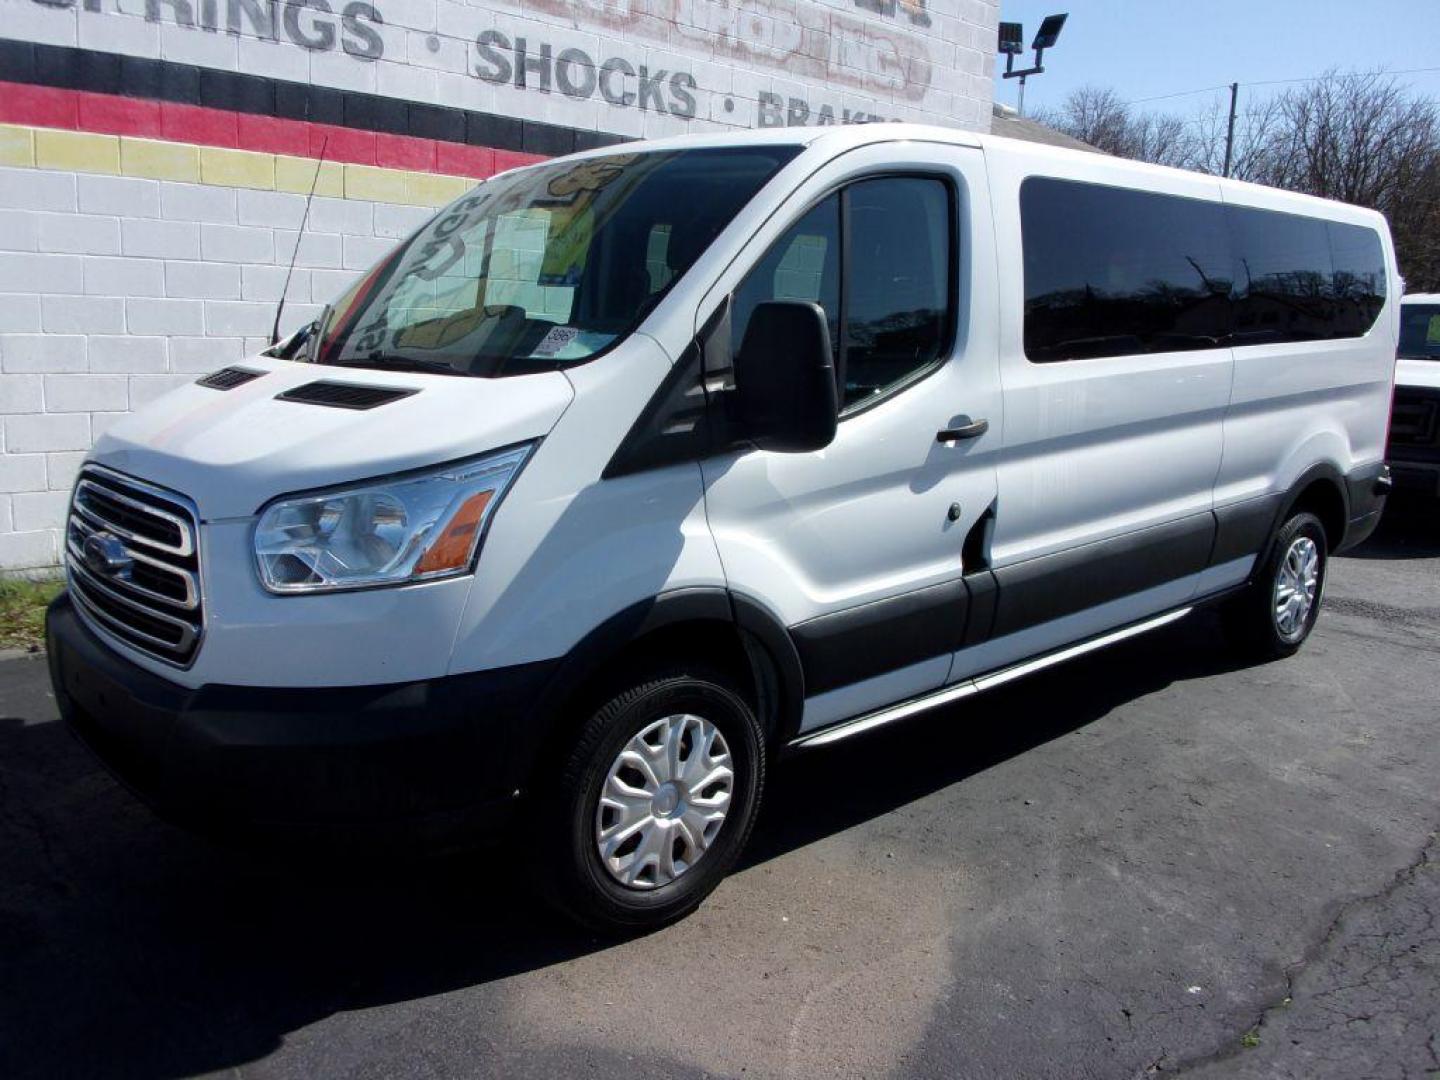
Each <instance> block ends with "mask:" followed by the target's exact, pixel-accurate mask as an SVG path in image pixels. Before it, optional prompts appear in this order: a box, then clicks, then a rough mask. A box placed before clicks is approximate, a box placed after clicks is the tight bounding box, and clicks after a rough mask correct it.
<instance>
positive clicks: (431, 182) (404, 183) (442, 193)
mask: <svg viewBox="0 0 1440 1080" xmlns="http://www.w3.org/2000/svg"><path fill="white" fill-rule="evenodd" d="M0 165H8V166H11V167H19V168H40V169H57V170H61V171H64V172H83V173H101V174H104V175H108V176H134V177H141V178H144V179H148V180H179V181H184V182H186V183H191V184H196V183H198V184H210V185H213V186H215V187H233V188H253V189H255V190H259V191H287V192H293V193H297V194H302V195H303V194H308V193H309V191H310V185H311V183H312V182H315V169H316V166H317V165H319V167H320V178H319V181H318V183H316V187H315V193H316V194H317V195H327V196H330V197H332V198H345V199H367V200H371V201H374V202H387V203H400V204H403V205H407V206H443V205H445V204H446V203H448V202H450V201H451V200H452V199H455V198H458V197H459V196H461V195H463V194H464V193H465V192H467V191H469V190H470V189H471V188H472V187H474V186H475V185H476V184H477V183H479V181H478V180H475V179H472V178H471V177H468V176H446V175H444V174H440V173H431V172H417V171H410V170H406V169H385V168H380V167H379V166H375V165H351V164H346V163H342V162H338V161H326V162H323V163H322V162H318V161H317V160H316V159H314V158H303V157H292V156H290V155H288V154H266V153H258V152H256V151H253V150H230V149H226V148H223V147H216V146H196V145H194V144H191V143H178V142H168V141H165V140H162V139H138V138H133V137H131V136H128V135H95V134H92V133H90V132H83V131H63V130H59V129H56V128H40V127H26V126H24V125H20V124H0Z"/></svg>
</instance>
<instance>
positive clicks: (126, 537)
mask: <svg viewBox="0 0 1440 1080" xmlns="http://www.w3.org/2000/svg"><path fill="white" fill-rule="evenodd" d="M197 521H198V519H197V517H196V515H195V510H194V508H193V507H192V506H191V504H190V502H189V500H187V499H186V498H185V497H184V496H182V495H176V494H174V493H172V492H168V491H165V490H163V489H161V488H156V487H152V486H150V485H149V484H145V483H142V482H141V481H139V480H132V479H131V478H130V477H128V476H122V475H121V474H119V473H115V472H111V471H110V470H108V469H101V468H98V467H96V466H93V465H92V466H89V467H87V468H86V469H85V470H84V471H83V472H82V473H81V474H80V479H79V480H78V481H77V482H76V484H75V494H74V495H73V496H72V498H71V500H70V519H69V521H68V523H67V525H66V528H65V565H66V568H67V569H68V570H69V576H70V591H71V595H72V596H73V597H74V599H75V601H76V603H77V604H78V606H79V608H80V610H81V611H82V612H83V613H84V614H85V615H86V616H88V617H89V619H90V620H91V622H92V623H93V624H94V625H95V626H96V627H97V628H98V629H99V630H101V631H103V632H105V633H107V634H109V635H110V636H112V637H115V638H118V639H120V640H121V641H123V642H124V643H125V644H127V645H129V646H130V647H132V648H134V649H137V650H139V651H140V652H143V653H146V654H148V655H150V656H154V657H156V658H158V659H160V660H164V661H165V662H166V663H169V664H175V665H176V666H178V667H187V666H189V664H190V662H191V661H192V660H194V659H195V652H196V650H197V649H198V648H199V647H200V638H201V636H202V634H203V632H204V628H205V612H204V608H203V606H202V604H201V602H200V548H199V543H198V532H199V530H198V525H197Z"/></svg>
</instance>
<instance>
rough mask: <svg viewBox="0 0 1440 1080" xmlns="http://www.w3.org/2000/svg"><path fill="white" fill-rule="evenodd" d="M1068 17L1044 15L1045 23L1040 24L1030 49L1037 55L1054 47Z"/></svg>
mask: <svg viewBox="0 0 1440 1080" xmlns="http://www.w3.org/2000/svg"><path fill="white" fill-rule="evenodd" d="M1068 17H1069V16H1068V15H1046V16H1045V21H1044V22H1042V23H1041V24H1040V29H1039V30H1038V31H1036V33H1035V40H1034V41H1033V42H1032V43H1031V45H1030V47H1031V48H1032V49H1034V50H1035V51H1036V52H1037V53H1038V52H1044V51H1045V50H1046V49H1049V48H1051V47H1052V46H1054V44H1055V42H1056V41H1057V40H1058V39H1059V37H1060V30H1061V28H1062V27H1063V26H1064V25H1065V20H1066V19H1067V18H1068Z"/></svg>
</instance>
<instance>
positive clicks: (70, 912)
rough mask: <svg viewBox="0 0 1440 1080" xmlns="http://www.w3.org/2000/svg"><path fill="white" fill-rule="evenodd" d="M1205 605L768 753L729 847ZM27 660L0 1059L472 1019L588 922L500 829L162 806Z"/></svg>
mask: <svg viewBox="0 0 1440 1080" xmlns="http://www.w3.org/2000/svg"><path fill="white" fill-rule="evenodd" d="M1437 548H1440V542H1437V540H1435V539H1431V537H1430V534H1429V529H1428V527H1427V528H1415V527H1413V525H1411V524H1410V523H1407V522H1405V521H1401V520H1399V519H1397V521H1396V522H1391V521H1389V520H1388V519H1387V522H1386V525H1385V527H1384V528H1383V529H1382V531H1381V533H1380V534H1378V535H1377V537H1376V538H1375V539H1374V540H1372V541H1371V542H1370V543H1369V544H1367V545H1366V546H1365V547H1364V548H1362V549H1361V550H1360V551H1359V552H1358V553H1357V556H1358V557H1362V558H1366V557H1368V558H1406V557H1410V556H1411V554H1412V553H1415V552H1419V551H1421V550H1422V549H1423V551H1424V552H1425V553H1429V554H1433V553H1434V552H1435V551H1436V550H1437ZM1217 623H1218V620H1217V619H1216V617H1215V616H1214V614H1213V613H1211V612H1203V611H1202V612H1199V613H1197V614H1195V615H1193V616H1192V617H1191V618H1189V619H1186V620H1183V621H1181V622H1179V623H1177V624H1175V625H1173V626H1170V627H1166V628H1164V629H1163V630H1160V631H1158V632H1156V633H1153V634H1150V635H1146V636H1143V637H1140V638H1137V639H1134V640H1131V641H1128V642H1124V643H1122V644H1121V645H1118V646H1116V647H1113V648H1111V649H1109V650H1106V651H1104V652H1102V653H1099V654H1097V655H1094V656H1092V657H1089V658H1087V659H1086V660H1085V661H1084V662H1082V663H1071V664H1067V665H1064V666H1062V667H1059V668H1056V669H1053V670H1052V671H1049V672H1047V673H1045V674H1043V675H1040V676H1038V677H1036V678H1032V679H1030V680H1027V681H1024V682H1020V683H1017V684H1014V685H1012V686H1009V687H1006V688H1004V689H1002V690H999V691H996V692H993V693H991V694H988V695H984V696H982V697H979V698H975V699H970V700H968V701H966V702H965V703H963V705H961V706H960V707H952V708H950V709H946V710H940V711H937V712H935V713H933V714H928V715H924V716H921V717H917V718H915V719H913V720H911V721H908V722H905V723H903V724H899V725H896V727H895V728H893V729H885V730H882V731H880V732H876V733H874V734H871V735H869V736H867V737H864V738H859V739H856V740H854V741H851V742H845V743H841V744H838V745H836V746H834V747H831V748H827V749H824V750H817V751H812V752H809V753H806V754H801V755H797V756H795V757H793V758H790V759H786V760H782V761H781V762H779V763H778V765H777V767H776V768H775V770H774V771H773V774H772V779H771V781H770V786H769V789H768V792H767V796H766V803H765V806H764V808H763V810H762V814H761V818H760V821H759V823H758V825H757V828H756V832H755V835H754V839H753V841H752V843H751V846H750V849H749V851H748V852H747V855H746V856H745V864H746V865H748V866H754V865H757V864H761V863H764V862H766V861H768V860H772V859H775V858H777V857H779V856H782V855H784V854H785V853H787V852H789V851H792V850H794V849H796V848H799V847H802V846H804V845H807V844H811V843H813V842H814V841H816V840H818V839H820V838H823V837H826V836H829V835H832V834H834V833H836V832H839V831H842V830H845V829H847V828H850V827H851V826H854V825H857V824H859V823H862V822H865V821H868V820H871V819H873V818H875V817H877V816H880V815H883V814H886V813H887V812H889V811H892V810H894V809H896V808H898V807H902V806H904V805H906V804H908V803H910V802H913V801H914V800H916V799H919V798H921V797H923V796H926V795H928V794H930V793H932V792H935V791H938V790H940V789H942V788H945V787H947V786H949V785H953V784H958V783H962V782H964V781H965V780H966V778H967V777H970V776H973V775H975V774H977V773H979V772H982V771H984V770H986V769H989V768H991V767H992V766H994V765H996V764H998V763H1000V762H1003V761H1005V760H1007V759H1009V758H1012V757H1014V756H1016V755H1020V754H1023V753H1025V752H1026V751H1028V750H1030V749H1032V748H1034V747H1036V746H1039V745H1041V744H1043V743H1045V742H1048V741H1049V740H1052V739H1055V738H1059V737H1062V736H1064V735H1066V734H1068V733H1070V732H1072V731H1075V730H1077V729H1079V728H1082V727H1084V726H1085V725H1088V724H1090V723H1092V722H1094V721H1096V720H1098V719H1099V718H1101V717H1104V716H1105V715H1106V714H1107V713H1109V712H1110V711H1111V710H1113V709H1115V708H1116V707H1117V706H1119V705H1122V704H1124V703H1127V702H1130V701H1132V700H1135V699H1137V698H1139V697H1143V696H1145V695H1149V694H1152V693H1154V692H1156V691H1158V690H1161V689H1163V688H1164V687H1166V686H1168V685H1170V684H1171V683H1174V682H1177V681H1183V680H1189V679H1194V678H1198V677H1205V676H1212V675H1215V674H1219V673H1223V672H1225V671H1229V670H1233V669H1234V661H1233V660H1232V659H1231V657H1230V655H1229V654H1228V652H1227V651H1226V649H1225V646H1224V644H1223V641H1222V639H1221V637H1220V633H1219V627H1218V625H1217ZM25 663H26V662H17V664H19V665H24V664H25ZM41 669H42V665H41V664H39V663H36V664H35V665H34V668H33V669H31V670H30V671H29V673H28V674H26V675H25V676H24V678H26V679H28V680H30V682H32V683H33V686H31V688H30V690H29V691H27V692H25V693H10V692H8V691H5V692H3V693H0V707H3V708H4V710H5V711H6V712H7V713H9V714H10V715H7V716H5V717H4V718H0V958H3V964H0V1075H3V1076H6V1077H20V1076H30V1075H35V1076H47V1077H49V1076H58V1075H92V1074H97V1073H104V1074H106V1075H117V1074H122V1075H133V1076H141V1077H165V1076H181V1075H189V1074H194V1073H200V1072H208V1071H212V1070H221V1069H227V1068H231V1067H235V1066H241V1065H244V1064H245V1063H247V1062H254V1061H256V1060H258V1059H261V1058H263V1057H265V1056H266V1055H268V1054H270V1053H272V1052H273V1051H275V1050H276V1049H277V1048H278V1047H279V1046H280V1045H281V1043H282V1042H284V1041H287V1040H290V1039H294V1038H297V1037H299V1036H298V1033H300V1032H301V1031H302V1029H304V1028H305V1027H306V1026H307V1025H311V1024H313V1023H315V1022H317V1021H319V1020H322V1019H324V1018H326V1017H329V1016H332V1015H334V1014H337V1013H342V1012H347V1011H352V1010H359V1009H364V1008H367V1007H370V1006H378V1005H387V1004H394V1003H404V1002H414V1001H416V1000H417V999H423V998H425V997H428V996H430V995H434V994H440V993H444V992H447V991H452V990H458V989H462V988H464V989H469V990H470V991H471V992H472V993H474V994H475V995H476V997H477V1000H478V1001H479V1002H480V1006H479V1007H478V1008H477V1009H476V1012H475V1014H474V1015H476V1018H477V1023H483V1022H485V1020H484V1018H485V1017H487V1016H488V1017H496V1016H498V1015H499V1014H500V1013H501V1012H503V1004H504V994H505V992H506V990H505V988H504V987H503V986H499V987H496V986H492V985H488V984H494V983H496V982H497V981H498V980H502V979H504V978H506V977H508V976H513V975H517V974H521V973H525V972H529V971H534V970H537V969H542V968H546V967H548V966H551V965H555V964H557V963H561V962H563V961H565V960H567V959H571V958H574V957H577V956H580V955H583V954H585V953H588V952H591V951H594V950H596V949H599V948H602V947H606V946H607V945H608V943H606V942H602V941H598V940H596V939H594V938H591V937H589V936H587V935H585V934H582V933H580V932H578V931H575V930H572V929H570V928H569V927H568V926H566V925H563V924H561V923H559V922H558V921H557V920H555V919H554V918H552V917H551V916H550V915H548V914H547V913H546V912H545V911H544V910H543V909H540V908H538V906H537V905H536V903H535V902H534V900H533V899H532V897H531V896H530V895H529V894H528V893H527V892H526V890H525V888H524V871H523V867H522V866H521V865H520V864H519V863H518V862H516V861H515V860H514V859H512V858H510V857H509V856H507V855H506V854H505V853H501V852H490V853H477V854H474V855H471V856H468V857H464V858H460V857H457V858H452V859H449V860H445V861H440V862H430V863H425V864H408V865H398V864H394V863H387V864H376V865H355V866H352V867H347V868H345V869H344V870H343V872H342V871H336V870H333V869H331V870H327V871H324V872H317V871H313V870H312V871H307V872H301V871H298V870H296V869H294V868H287V867H286V866H283V865H278V864H273V863H267V862H262V861H259V860H257V859H255V858H253V857H247V856H244V855H240V854H237V853H234V852H230V851H227V850H224V849H221V848H216V847H212V846H210V845H208V844H206V843H203V842H201V841H199V840H196V839H194V838H191V837H190V836H188V835H186V834H184V833H182V832H180V831H178V830H175V829H173V828H171V827H169V826H167V825H164V824H162V823H161V822H159V821H157V820H156V819H155V818H153V817H152V816H151V815H150V814H149V812H148V811H146V810H144V809H143V808H141V807H139V806H138V804H136V803H135V802H134V801H133V800H132V799H131V797H130V796H129V795H128V794H127V793H125V792H123V791H122V790H120V789H119V788H118V787H116V785H115V784H114V783H113V782H112V781H111V780H110V779H109V778H108V777H107V776H106V775H104V774H103V773H102V772H101V771H100V770H99V767H98V766H97V765H96V764H95V763H94V761H93V759H91V758H90V757H89V755H88V753H87V752H86V751H84V750H83V749H82V748H81V747H80V746H79V745H78V744H77V743H76V742H75V741H74V740H73V739H72V738H71V737H70V736H69V734H68V733H67V732H66V731H65V730H64V729H63V728H62V727H61V725H60V724H59V723H58V722H57V721H55V720H54V719H53V716H54V713H53V702H52V701H50V700H49V699H48V697H46V696H45V694H44V692H43V689H41V687H42V686H43V680H42V679H41V678H40V675H41V673H42V672H41ZM17 670H19V668H17ZM0 690H4V688H3V687H0ZM22 717H23V719H22ZM472 1034H473V1033H472ZM353 1064H358V1063H353Z"/></svg>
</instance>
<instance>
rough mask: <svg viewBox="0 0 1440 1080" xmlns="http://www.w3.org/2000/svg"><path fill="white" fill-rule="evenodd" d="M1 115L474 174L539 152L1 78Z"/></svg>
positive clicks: (10, 120)
mask: <svg viewBox="0 0 1440 1080" xmlns="http://www.w3.org/2000/svg"><path fill="white" fill-rule="evenodd" d="M0 123H6V124H28V125H33V126H35V127H49V128H62V129H65V130H69V131H87V132H92V133H94V134H97V135H132V136H136V137H139V138H146V139H164V140H168V141H171V142H184V143H195V144H198V145H200V146H220V147H226V148H229V149H235V150H254V151H258V152H260V153H266V154H292V155H294V156H296V157H310V158H318V157H320V156H321V154H322V148H323V155H324V158H325V160H326V161H334V162H340V163H343V164H347V165H379V166H383V167H385V168H390V169H406V170H409V171H412V172H438V173H444V174H446V175H450V176H473V177H476V178H477V179H483V178H484V177H487V176H491V175H493V174H494V173H496V172H500V171H502V170H504V169H513V168H516V167H518V166H521V165H529V164H532V163H534V162H536V161H544V160H545V157H544V155H542V154H526V153H521V152H520V151H516V150H494V149H491V148H490V147H487V146H469V145H466V144H462V143H451V142H444V141H442V140H438V139H421V138H416V137H415V136H413V135H388V134H382V133H377V132H372V131H357V130H356V129H355V128H347V127H338V126H336V125H333V124H316V123H311V122H309V121H306V120H288V119H282V118H279V117H273V116H256V115H253V114H250V113H236V112H231V111H229V110H226V109H212V108H207V107H205V106H200V105H177V104H174V103H173V102H168V101H163V102H162V101H147V100H145V99H143V98H130V97H121V96H118V95H115V94H96V93H92V92H90V91H87V90H64V89H58V88H55V87H49V86H30V85H27V84H24V83H12V82H5V81H0Z"/></svg>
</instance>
